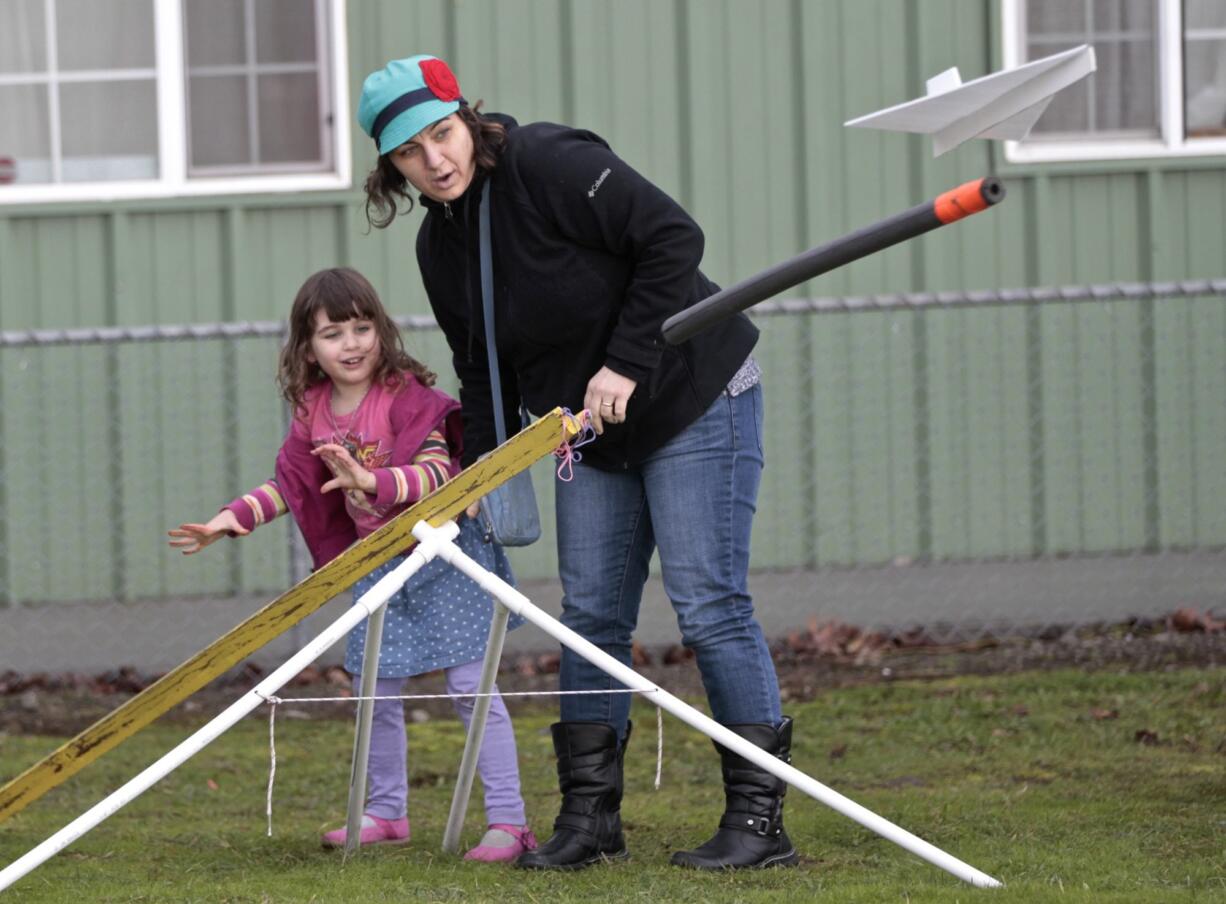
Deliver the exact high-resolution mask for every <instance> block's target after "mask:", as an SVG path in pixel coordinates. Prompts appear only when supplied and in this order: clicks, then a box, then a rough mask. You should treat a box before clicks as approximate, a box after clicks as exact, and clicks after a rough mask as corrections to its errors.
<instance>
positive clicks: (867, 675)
mask: <svg viewBox="0 0 1226 904" xmlns="http://www.w3.org/2000/svg"><path fill="white" fill-rule="evenodd" d="M771 652H772V655H773V657H774V660H775V667H776V670H777V672H778V674H779V684H780V689H781V692H782V696H783V698H784V701H785V702H789V701H793V700H807V699H811V698H812V697H813V696H814V695H815V694H817V693H819V692H821V691H823V690H826V689H829V688H832V687H843V686H847V685H851V684H864V683H871V682H884V681H897V680H900V679H917V678H918V679H932V678H944V677H951V676H956V675H993V674H1002V673H1012V672H1021V671H1027V670H1033V669H1054V668H1081V669H1087V670H1096V669H1105V668H1110V669H1116V670H1120V671H1128V672H1143V671H1153V670H1157V669H1172V668H1189V667H1202V668H1212V667H1220V666H1222V665H1226V622H1223V621H1221V620H1219V619H1217V618H1216V617H1215V616H1214V615H1213V614H1211V613H1201V612H1198V611H1196V610H1192V609H1180V610H1178V611H1176V612H1173V613H1171V614H1169V615H1167V616H1165V617H1163V618H1157V619H1131V620H1129V621H1126V622H1120V623H1114V624H1092V625H1077V626H1064V627H1061V626H1048V627H1045V628H1044V629H1042V630H1041V631H1036V632H1033V633H1030V634H1026V633H1011V634H1010V635H1009V636H1006V637H993V636H990V635H984V636H981V637H978V638H976V639H974V640H970V641H967V642H964V643H940V642H938V641H937V640H934V639H933V638H932V636H930V634H929V633H928V632H927V631H926V630H925V629H923V628H915V629H913V630H911V631H908V632H906V633H902V634H895V635H885V634H881V633H874V632H866V631H863V630H861V629H860V628H857V627H856V626H854V625H849V624H845V623H842V622H823V623H818V622H812V623H810V624H809V625H808V626H806V627H805V628H803V629H798V630H796V631H792V632H790V633H789V634H788V635H787V636H785V637H780V638H776V639H775V640H774V641H773V642H772V643H771ZM634 653H635V655H634V659H635V668H636V669H637V670H638V671H639V672H640V673H642V674H643V675H644V676H645V677H647V678H648V679H650V680H651V681H654V682H655V683H657V684H659V685H660V686H661V687H663V688H666V689H667V690H669V691H670V692H672V693H674V694H677V695H678V696H681V697H700V696H701V695H702V682H701V680H700V679H699V675H698V670H697V668H696V667H695V665H694V662H693V656H692V654H691V653H690V651H688V650H686V649H684V648H682V647H679V646H673V647H666V648H660V649H649V648H644V647H640V646H638V645H637V644H636V646H635V651H634ZM558 662H559V656H558V653H557V652H556V651H551V652H543V653H539V654H532V655H518V656H515V657H510V658H508V660H507V661H505V662H504V663H503V668H502V672H501V674H500V675H499V679H498V684H499V687H500V688H501V689H502V690H503V691H504V692H510V691H552V690H555V689H556V688H557V677H556V673H557V670H558ZM263 674H264V673H263V671H262V670H261V669H260V668H258V667H257V666H255V665H253V664H250V663H248V664H246V665H244V666H241V667H239V668H237V669H233V670H231V672H229V673H228V674H226V675H225V676H223V677H222V678H219V679H218V680H217V681H214V682H213V683H212V684H211V685H209V686H208V687H207V688H205V689H204V690H202V691H200V692H199V693H197V694H195V695H194V696H193V697H192V698H191V699H190V700H188V701H186V702H184V703H182V704H180V705H179V706H178V707H176V708H175V709H174V710H172V711H171V712H170V713H169V714H167V716H166V717H165V718H167V719H171V720H177V721H185V722H198V721H200V720H201V719H202V718H204V717H208V716H210V715H212V714H215V713H217V712H219V711H220V710H221V709H223V708H224V707H225V706H227V705H229V704H230V703H232V702H233V701H234V700H235V699H236V698H237V697H239V696H240V695H241V694H243V693H244V692H245V691H246V690H248V689H250V688H251V687H252V686H253V685H254V684H255V683H256V682H258V681H259V680H260V679H261V678H262V677H263ZM159 677H160V675H156V674H144V673H141V672H139V671H138V670H136V669H134V668H131V667H121V668H117V669H114V670H111V671H108V672H104V673H100V674H96V675H83V674H78V673H72V672H63V673H55V674H48V673H34V674H26V675H22V674H18V673H16V672H12V671H9V672H4V673H0V732H4V733H9V734H48V735H60V736H66V737H67V736H72V735H75V734H77V733H78V732H80V731H81V730H83V729H84V728H86V727H88V726H89V725H91V724H93V723H94V722H95V721H97V720H98V719H99V718H101V717H102V716H105V715H106V714H107V713H108V712H110V711H111V710H112V709H114V708H115V707H117V706H119V705H120V704H121V703H123V702H124V700H126V699H128V698H129V697H130V696H132V695H133V694H136V693H139V692H140V691H141V690H143V689H144V688H145V687H148V686H149V684H151V683H152V682H153V681H155V680H157V678H159ZM442 692H443V680H442V675H441V673H432V674H430V675H425V676H422V677H421V678H419V679H414V680H413V681H412V682H411V684H410V685H409V688H408V690H407V691H406V693H410V694H435V693H442ZM349 694H350V681H349V676H348V674H347V673H346V672H345V671H344V669H342V668H341V667H340V666H338V665H331V666H309V667H308V668H307V669H305V670H304V671H303V672H302V673H301V674H300V675H298V676H297V677H296V678H295V679H294V680H293V681H291V682H290V684H289V685H288V686H287V687H286V688H284V689H283V690H282V691H281V692H280V695H281V696H282V697H287V698H288V697H292V696H303V697H306V696H312V697H316V696H318V697H322V696H348V695H349ZM512 705H513V707H520V708H523V707H541V708H547V709H552V708H553V707H554V706H555V701H554V698H552V697H541V698H536V699H532V700H529V701H524V700H514V701H512ZM409 707H410V710H409V711H410V715H411V717H412V718H414V719H416V720H419V721H421V720H425V719H429V718H433V717H434V716H437V715H446V716H447V717H450V715H451V708H450V705H449V704H448V702H447V701H446V700H422V701H409ZM287 709H288V707H287ZM295 709H296V710H297V712H296V713H295V716H297V717H299V718H303V717H305V718H344V719H351V718H352V715H353V710H352V708H351V707H349V706H340V705H324V706H302V707H297V708H295ZM255 715H257V716H260V717H262V715H263V710H262V709H260V710H257V711H256V713H255Z"/></svg>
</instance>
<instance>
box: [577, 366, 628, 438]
mask: <svg viewBox="0 0 1226 904" xmlns="http://www.w3.org/2000/svg"><path fill="white" fill-rule="evenodd" d="M636 385H638V384H637V383H635V381H634V380H631V379H630V378H629V377H623V376H622V375H621V374H619V373H617V372H616V371H612V370H609V368H607V367H602V368H600V370H598V371H596V376H594V377H592V379H590V380H588V384H587V392H586V393H584V395H583V407H584V408H586V409H587V410H588V411H590V412H591V413H592V428H593V429H594V430H595V431H596V432H597V433H598V434H599V433H604V425H605V422H608V423H610V424H620V423H622V422H623V421H624V420H625V419H626V406H627V405H628V404H630V395H631V393H633V392H634V387H635V386H636Z"/></svg>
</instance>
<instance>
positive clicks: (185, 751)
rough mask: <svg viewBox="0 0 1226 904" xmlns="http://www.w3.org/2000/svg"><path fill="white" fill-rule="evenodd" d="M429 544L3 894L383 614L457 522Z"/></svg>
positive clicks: (30, 856) (46, 845)
mask: <svg viewBox="0 0 1226 904" xmlns="http://www.w3.org/2000/svg"><path fill="white" fill-rule="evenodd" d="M430 530H431V536H430V537H429V539H427V540H424V541H422V542H421V543H419V544H418V545H417V547H416V548H415V549H414V550H413V552H411V553H410V554H409V555H408V557H407V558H406V559H405V560H404V561H403V562H401V563H400V564H399V565H398V566H396V568H394V569H393V570H392V571H389V572H388V573H387V574H385V575H384V576H383V577H382V578H380V579H379V581H378V582H377V583H376V584H375V586H373V587H371V588H370V590H368V591H367V592H366V593H365V594H363V595H362V597H361V599H359V600H357V601H356V602H355V603H354V604H353V606H352V607H351V608H350V609H349V610H348V611H346V612H345V614H344V615H342V616H341V617H340V618H338V619H337V620H336V621H334V622H333V623H332V624H330V625H329V626H328V627H327V628H325V629H324V631H323V633H321V634H320V635H319V636H318V637H316V638H315V639H314V640H312V641H311V642H310V643H309V644H307V645H306V646H305V647H303V648H302V649H301V650H300V651H299V652H298V653H296V654H295V655H294V656H292V657H291V658H290V659H289V660H287V661H286V663H285V664H284V665H283V666H281V667H280V668H279V669H277V670H276V671H274V672H273V673H272V674H270V675H269V676H268V677H267V678H265V679H264V680H263V681H261V682H260V683H259V684H257V685H256V686H255V687H253V688H252V689H251V690H249V691H248V692H247V693H246V694H244V695H243V696H242V697H240V698H239V699H238V700H237V701H235V702H234V703H233V704H231V705H230V706H229V707H228V708H227V709H226V710H224V711H223V712H222V713H220V714H219V715H217V716H216V717H215V718H214V719H213V720H212V721H210V722H209V723H208V724H207V725H205V726H204V727H203V728H201V729H200V730H199V731H197V732H196V733H195V734H193V735H192V736H191V737H189V738H188V739H187V740H185V741H184V742H183V743H181V744H180V745H179V746H178V747H176V748H175V749H174V750H172V751H170V752H169V753H167V754H166V755H165V756H163V757H162V758H161V759H160V760H158V761H157V762H156V763H154V764H153V765H152V766H150V767H148V768H147V769H145V771H144V772H141V773H140V774H139V775H137V776H136V777H135V778H134V779H132V780H131V781H129V782H128V783H127V784H126V785H123V786H122V787H121V788H119V789H118V790H117V791H115V792H114V793H112V794H111V795H110V796H108V797H107V798H105V799H104V800H102V801H101V802H100V803H98V804H95V805H94V806H93V807H92V808H90V809H89V810H86V811H85V812H84V813H82V814H81V815H80V816H78V817H77V818H76V819H74V820H73V821H72V822H70V823H69V824H68V825H66V826H64V828H62V829H60V830H59V831H58V832H56V833H55V834H54V835H52V836H51V837H50V838H48V839H47V840H46V841H44V842H43V843H42V844H40V845H38V846H37V847H35V848H33V849H32V850H30V851H29V852H27V853H26V854H25V855H23V856H21V857H19V858H18V859H16V860H14V861H13V862H12V863H10V864H9V865H8V866H6V867H5V868H4V869H3V870H0V891H3V890H4V889H6V888H8V887H9V886H10V885H12V884H13V883H14V882H16V881H17V880H18V879H20V878H21V877H22V876H24V875H25V874H26V873H28V872H30V871H31V870H33V869H34V868H35V867H37V866H40V865H41V864H42V863H44V862H45V861H47V860H48V859H50V858H51V857H52V856H53V855H55V854H57V853H59V852H60V851H62V850H63V849H64V848H66V847H68V845H70V844H72V843H73V842H74V841H76V840H77V839H78V838H80V837H81V836H82V835H84V834H85V833H86V832H88V831H89V830H90V829H92V828H94V826H96V825H98V824H99V823H100V822H102V821H103V820H104V819H106V818H107V817H108V816H112V815H113V814H115V813H117V812H118V811H119V810H120V809H122V808H123V807H124V806H126V805H127V804H128V803H130V802H131V801H133V800H134V799H136V798H137V797H138V796H140V795H141V794H143V793H144V792H146V791H148V790H149V789H150V788H151V787H153V786H154V785H155V784H157V783H158V782H159V781H161V780H162V779H163V778H165V777H166V776H167V775H169V774H170V773H171V772H173V771H174V770H175V769H177V768H179V767H180V766H182V765H183V764H184V763H185V762H187V761H188V760H189V759H191V758H192V757H193V756H195V755H196V754H197V753H199V752H200V751H201V750H203V749H204V748H205V747H207V746H208V745H209V744H211V743H212V742H213V741H215V740H217V738H219V737H221V735H222V734H224V733H225V732H226V731H228V730H229V729H230V728H233V727H234V725H235V724H236V723H237V722H238V721H239V720H240V719H242V718H243V716H245V715H247V714H248V713H250V712H251V711H252V710H254V709H255V708H256V707H257V706H259V705H260V704H261V703H264V702H266V699H265V698H266V697H268V696H270V695H272V694H275V693H276V692H277V691H279V690H280V689H281V688H282V687H283V686H284V685H285V684H286V683H288V682H289V680H290V679H291V678H293V677H294V676H295V675H297V674H298V673H299V672H301V671H302V670H303V669H304V668H306V667H307V666H308V665H310V664H311V663H312V662H314V661H315V660H316V659H317V658H318V657H319V656H321V655H322V654H323V653H324V652H325V651H326V650H327V649H328V648H329V647H331V646H332V645H333V644H334V643H336V642H337V641H338V640H340V639H341V638H343V637H344V636H345V635H346V634H348V633H349V631H350V629H352V628H353V627H354V626H355V625H357V624H359V623H360V622H361V621H362V620H363V619H365V618H367V617H368V616H369V615H370V614H371V613H373V612H375V611H376V610H379V609H381V608H382V607H383V606H384V605H385V604H386V603H387V601H388V600H389V599H391V597H392V596H393V595H394V594H395V593H396V591H398V590H399V589H400V588H401V587H403V586H404V582H405V581H407V580H408V579H409V578H410V577H412V576H413V574H414V573H415V572H417V570H418V569H420V568H421V567H422V566H424V565H425V564H426V563H427V562H429V561H430V560H431V559H433V558H434V557H435V556H436V555H437V554H438V552H439V550H440V548H441V547H442V546H446V545H450V544H451V540H452V539H454V538H455V537H456V535H457V534H458V533H459V527H458V525H457V524H456V523H455V522H454V521H449V522H447V524H446V525H444V526H443V527H441V528H438V529H437V530H436V529H434V528H431V529H430Z"/></svg>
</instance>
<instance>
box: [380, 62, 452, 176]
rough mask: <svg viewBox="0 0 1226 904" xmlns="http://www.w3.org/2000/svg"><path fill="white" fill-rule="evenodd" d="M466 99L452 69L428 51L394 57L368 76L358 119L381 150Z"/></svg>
mask: <svg viewBox="0 0 1226 904" xmlns="http://www.w3.org/2000/svg"><path fill="white" fill-rule="evenodd" d="M463 103H467V101H465V100H464V98H463V97H461V96H460V85H459V83H457V82H456V79H455V76H454V75H452V73H451V69H450V68H449V67H448V66H447V64H446V63H444V62H443V61H442V60H440V59H439V58H438V57H432V56H430V55H429V54H420V55H418V56H412V57H408V58H407V59H403V60H392V61H391V62H390V63H388V64H387V65H386V66H384V67H383V68H382V69H380V70H379V71H378V72H372V73H371V74H370V75H368V76H366V81H365V82H363V83H362V99H361V100H360V101H358V123H359V124H360V125H361V126H362V131H363V132H365V133H366V134H367V135H369V136H370V137H371V138H373V139H374V140H375V147H376V148H378V149H379V153H380V154H386V153H387V152H388V151H391V150H393V149H395V148H398V147H400V145H402V144H404V143H405V142H406V141H408V140H409V139H410V138H412V137H413V136H414V135H416V134H417V133H418V132H420V131H421V130H422V129H424V128H425V127H426V126H428V125H430V124H431V123H434V122H438V121H439V120H440V119H443V118H444V117H446V116H450V115H451V114H452V113H454V112H455V111H456V110H458V109H460V104H463Z"/></svg>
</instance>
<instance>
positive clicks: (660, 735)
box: [656, 706, 664, 791]
mask: <svg viewBox="0 0 1226 904" xmlns="http://www.w3.org/2000/svg"><path fill="white" fill-rule="evenodd" d="M663 769H664V710H662V709H661V708H660V707H658V706H657V707H656V790H657V791H659V790H660V773H661V772H662V771H663Z"/></svg>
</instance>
